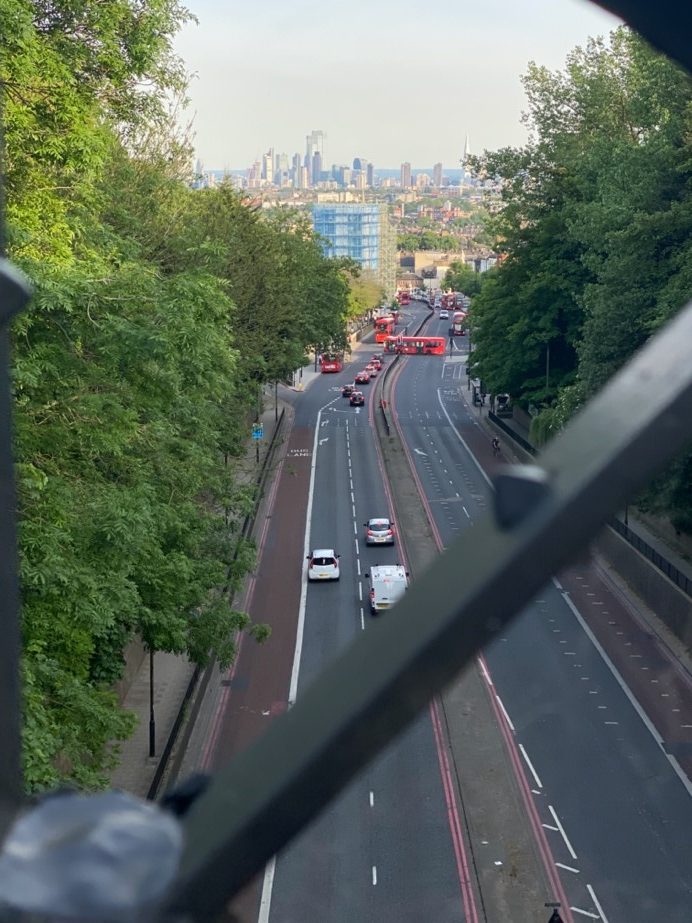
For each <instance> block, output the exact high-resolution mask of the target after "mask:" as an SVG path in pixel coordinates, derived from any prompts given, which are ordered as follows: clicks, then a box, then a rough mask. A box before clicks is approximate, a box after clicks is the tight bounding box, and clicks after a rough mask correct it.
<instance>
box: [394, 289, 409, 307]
mask: <svg viewBox="0 0 692 923" xmlns="http://www.w3.org/2000/svg"><path fill="white" fill-rule="evenodd" d="M396 300H397V301H398V302H399V304H400V305H405V304H411V296H410V295H409V293H408V292H397V296H396Z"/></svg>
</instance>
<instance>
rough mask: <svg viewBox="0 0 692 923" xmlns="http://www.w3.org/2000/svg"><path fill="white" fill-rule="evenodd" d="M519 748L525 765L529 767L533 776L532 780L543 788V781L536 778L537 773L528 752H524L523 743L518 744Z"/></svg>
mask: <svg viewBox="0 0 692 923" xmlns="http://www.w3.org/2000/svg"><path fill="white" fill-rule="evenodd" d="M519 749H520V750H521V755H522V756H523V757H524V759H525V760H526V765H527V766H528V767H529V769H530V770H531V775H532V776H533V778H534V781H535V782H536V785H537V786H538V787H539V788H543V783H542V782H541V780H540V779H539V778H538V773H537V772H536V770H535V769H534V768H533V763H532V762H531V760H530V759H529V754H528V753H527V752H526V750H525V749H524V745H523V744H519Z"/></svg>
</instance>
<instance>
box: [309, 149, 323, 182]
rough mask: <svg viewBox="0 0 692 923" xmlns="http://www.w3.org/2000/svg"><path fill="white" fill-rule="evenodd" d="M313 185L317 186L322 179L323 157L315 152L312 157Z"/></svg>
mask: <svg viewBox="0 0 692 923" xmlns="http://www.w3.org/2000/svg"><path fill="white" fill-rule="evenodd" d="M311 175H312V185H313V186H316V185H317V184H318V183H319V182H320V181H321V179H322V155H321V154H320V152H319V151H315V153H314V154H313V155H312V173H311Z"/></svg>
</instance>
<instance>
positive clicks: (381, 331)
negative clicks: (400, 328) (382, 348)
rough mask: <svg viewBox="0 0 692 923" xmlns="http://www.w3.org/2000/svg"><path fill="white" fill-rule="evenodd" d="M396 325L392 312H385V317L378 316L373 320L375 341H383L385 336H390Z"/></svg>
mask: <svg viewBox="0 0 692 923" xmlns="http://www.w3.org/2000/svg"><path fill="white" fill-rule="evenodd" d="M395 327H396V319H395V317H394V315H393V314H387V315H386V316H385V317H378V318H377V319H376V320H375V342H376V343H384V341H385V340H386V339H387V337H389V336H392V334H393V333H394V328H395Z"/></svg>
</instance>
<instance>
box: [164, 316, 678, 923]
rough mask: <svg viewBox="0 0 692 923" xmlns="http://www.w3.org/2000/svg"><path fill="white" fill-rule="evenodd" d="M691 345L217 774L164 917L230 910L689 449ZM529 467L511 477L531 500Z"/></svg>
mask: <svg viewBox="0 0 692 923" xmlns="http://www.w3.org/2000/svg"><path fill="white" fill-rule="evenodd" d="M691 340H692V304H691V305H689V306H688V307H687V309H686V310H685V311H683V312H682V313H681V314H680V315H679V316H678V317H677V318H676V319H675V320H674V321H672V322H670V323H669V324H668V326H667V328H666V329H664V330H663V331H662V332H661V333H659V334H658V335H657V336H656V337H654V338H652V339H651V341H650V342H649V343H648V345H647V346H646V348H645V349H644V350H642V351H641V352H640V353H639V354H637V356H635V357H634V359H633V360H632V361H631V362H630V363H629V364H628V365H627V366H625V367H624V368H623V369H622V370H621V371H620V372H619V373H618V374H617V375H616V376H615V377H614V378H613V380H612V381H611V382H610V383H609V384H608V385H607V386H606V387H605V388H604V389H603V391H602V392H601V393H600V394H599V395H598V396H597V397H596V398H595V399H594V400H593V401H592V402H591V403H590V404H589V406H588V407H587V408H585V409H584V410H583V411H582V412H581V413H579V414H578V415H577V416H576V417H575V419H574V420H573V421H572V422H571V423H570V425H569V426H568V427H567V428H566V429H565V430H564V431H563V432H562V433H561V434H560V436H559V437H558V438H557V439H555V440H554V441H553V442H552V443H551V444H550V445H549V446H547V448H546V449H545V451H544V452H543V453H542V454H541V456H540V457H539V459H538V461H539V464H540V465H541V466H542V470H543V472H544V473H545V476H546V489H545V491H544V492H543V494H542V496H541V499H540V500H539V501H538V502H537V503H536V505H535V506H534V508H533V509H532V510H531V511H530V512H528V513H526V514H525V515H524V516H523V518H521V519H519V520H518V521H517V522H516V523H515V524H514V525H513V526H512V527H508V528H505V529H504V530H503V529H500V528H499V527H498V526H497V524H496V518H495V516H493V515H492V514H488V515H486V516H485V517H484V518H483V519H482V520H480V521H478V522H477V523H476V525H475V526H474V530H473V540H472V541H465V540H464V539H463V538H460V539H459V540H457V541H456V542H455V543H454V544H453V545H452V546H451V547H450V549H449V550H448V551H447V552H446V553H445V554H443V555H441V556H440V557H439V558H438V559H436V561H435V562H434V564H433V565H432V566H431V567H430V569H429V570H428V571H427V573H426V574H424V575H423V576H422V577H421V578H420V579H419V580H418V581H417V582H415V583H414V584H413V585H412V586H411V588H410V589H409V591H408V593H407V594H406V596H405V597H404V598H403V600H402V601H401V602H400V603H398V604H397V606H396V609H395V611H394V613H393V614H392V615H391V617H388V618H387V619H383V620H381V621H377V622H375V623H374V624H373V625H372V626H371V627H370V629H369V631H368V632H367V633H366V634H365V635H363V636H362V637H361V638H359V639H358V640H357V641H356V642H355V643H354V644H353V646H352V647H351V648H350V649H349V650H347V651H346V652H345V653H344V654H343V655H342V656H341V657H339V658H338V659H337V660H336V662H335V663H334V664H333V665H332V666H331V667H330V669H329V670H328V671H327V672H325V673H323V674H322V675H321V676H320V677H319V678H318V679H317V680H316V682H315V683H314V684H313V685H312V687H310V688H309V689H308V690H307V691H306V692H305V693H304V694H303V695H302V696H301V697H300V698H299V700H298V701H297V703H296V704H295V706H294V707H293V708H292V709H291V710H290V711H289V712H288V713H287V714H285V715H284V716H282V717H281V718H279V719H277V720H276V721H275V722H274V723H273V724H272V725H271V726H270V727H269V729H268V730H267V732H266V733H265V734H264V736H263V737H262V738H261V739H260V740H259V741H257V742H256V744H255V745H254V746H253V747H252V748H250V749H249V750H248V751H246V752H245V753H244V754H242V755H241V756H240V757H238V758H237V759H236V760H235V761H234V762H232V763H231V764H230V765H229V766H228V767H226V768H225V769H223V770H221V771H220V772H219V773H218V775H217V776H216V777H215V778H214V779H213V780H212V782H211V784H210V786H209V789H208V790H207V791H206V792H205V793H204V794H203V795H202V796H201V797H200V798H199V800H198V801H197V802H195V804H193V806H192V808H191V810H190V812H189V814H188V815H186V817H185V821H184V824H185V836H186V846H185V852H184V856H183V861H182V865H181V871H180V874H179V877H178V880H177V881H176V883H175V884H174V887H173V889H172V892H171V895H170V898H169V901H168V902H167V906H166V908H165V909H166V911H172V912H174V913H176V912H180V913H183V914H188V915H189V916H190V917H191V918H192V919H197V920H202V919H210V918H212V917H213V915H214V914H215V913H216V912H218V911H220V910H221V909H222V908H223V907H224V906H225V905H226V903H227V901H228V900H229V898H230V897H232V896H233V895H234V894H235V893H236V892H237V891H238V889H239V888H240V887H241V886H242V885H243V884H244V883H246V882H247V881H248V880H249V879H250V878H251V877H252V876H253V875H254V874H256V873H257V872H259V871H260V870H261V869H262V867H263V866H264V865H265V863H266V862H267V860H268V859H269V858H270V857H271V856H272V855H274V854H275V853H276V852H278V851H279V850H280V849H281V848H282V847H283V846H284V845H285V844H286V843H287V842H288V840H289V839H290V838H291V837H292V836H293V835H294V834H295V833H297V832H298V831H299V830H300V829H301V828H302V827H304V826H305V824H306V823H308V821H310V820H311V819H312V818H313V817H315V816H316V815H317V814H318V813H319V811H320V810H321V809H322V808H323V807H324V806H325V805H326V803H327V802H328V801H329V799H330V798H332V797H333V796H334V795H336V794H337V793H338V792H339V791H340V790H341V789H342V788H343V787H344V786H345V785H346V784H347V782H348V781H349V780H350V779H352V778H353V776H354V775H355V774H356V773H357V772H358V771H359V770H360V769H362V768H363V767H364V766H365V765H366V764H367V762H368V761H369V760H370V759H372V758H373V757H374V756H375V755H376V754H377V753H378V752H379V751H380V750H381V749H382V748H383V747H384V746H386V744H387V743H389V741H390V740H392V738H393V737H394V736H395V735H396V734H397V733H398V732H399V731H400V730H402V729H403V728H404V727H405V726H406V725H407V724H408V723H409V722H410V721H411V720H412V719H413V718H414V717H415V716H416V714H417V713H418V711H419V710H420V709H421V708H422V707H423V706H424V705H425V704H426V703H427V702H428V701H429V699H430V698H431V696H433V695H435V694H437V693H439V692H440V691H441V690H442V689H443V688H444V687H445V686H446V685H447V683H449V682H450V681H451V680H452V679H453V678H454V676H455V675H456V674H457V673H458V672H459V671H460V669H461V668H462V667H464V666H465V665H466V664H468V663H469V662H470V661H471V659H472V658H473V657H474V655H475V654H476V653H477V652H478V651H479V650H480V649H481V648H482V647H483V646H484V645H485V644H487V643H488V642H490V641H491V640H493V639H494V638H495V637H496V636H497V634H498V632H499V631H500V630H502V629H503V628H504V627H505V626H506V624H507V623H508V622H509V621H510V619H511V618H512V616H513V615H514V614H515V613H516V612H518V611H519V610H520V609H521V608H522V606H524V605H525V604H526V603H527V602H528V601H529V600H530V599H531V598H532V596H533V595H534V594H535V593H536V592H537V591H538V590H539V589H540V588H541V587H542V586H543V585H544V584H545V582H546V581H547V579H548V578H549V577H550V575H551V574H553V573H555V572H557V571H558V570H559V569H560V568H561V567H563V566H565V565H566V564H567V563H568V562H569V561H570V560H571V559H572V558H573V557H574V555H575V554H577V553H578V552H580V551H581V550H582V549H583V548H584V546H585V545H586V544H587V543H588V541H589V540H590V539H591V538H592V536H593V535H594V534H595V533H596V532H597V530H598V529H599V528H600V527H602V525H603V523H604V522H605V521H606V520H607V518H608V517H609V516H611V515H613V513H614V512H615V511H616V510H618V509H621V508H622V506H623V505H624V503H625V502H626V501H627V500H628V498H629V497H631V496H632V495H633V494H634V493H636V491H637V490H638V489H640V488H641V487H643V486H644V484H645V483H646V481H647V480H649V479H650V478H651V476H652V475H653V474H654V473H655V472H656V471H657V470H658V469H659V468H660V467H661V466H662V465H663V464H664V463H665V462H666V461H667V460H668V459H669V458H670V457H671V456H672V455H673V454H674V453H675V452H676V451H678V450H679V449H681V448H682V447H683V445H684V444H685V443H686V442H687V441H688V439H689V438H690V436H691V435H692V363H690V362H689V348H688V344H689V342H690V341H691ZM524 470H525V469H523V468H522V467H517V466H514V467H511V468H507V469H506V470H505V473H504V477H505V478H506V479H516V482H517V491H518V493H519V494H522V493H523V491H522V490H521V483H520V482H521V481H522V477H521V475H522V471H524ZM535 471H536V469H535V466H534V467H533V468H532V469H531V472H527V476H526V478H525V480H526V482H528V481H529V480H530V479H529V477H528V474H529V473H533V472H535ZM496 502H497V501H496ZM496 514H497V510H496ZM556 536H559V541H558V540H556ZM452 587H461V591H460V593H459V595H458V596H457V597H456V598H455V594H454V593H452V592H450V588H452Z"/></svg>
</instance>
